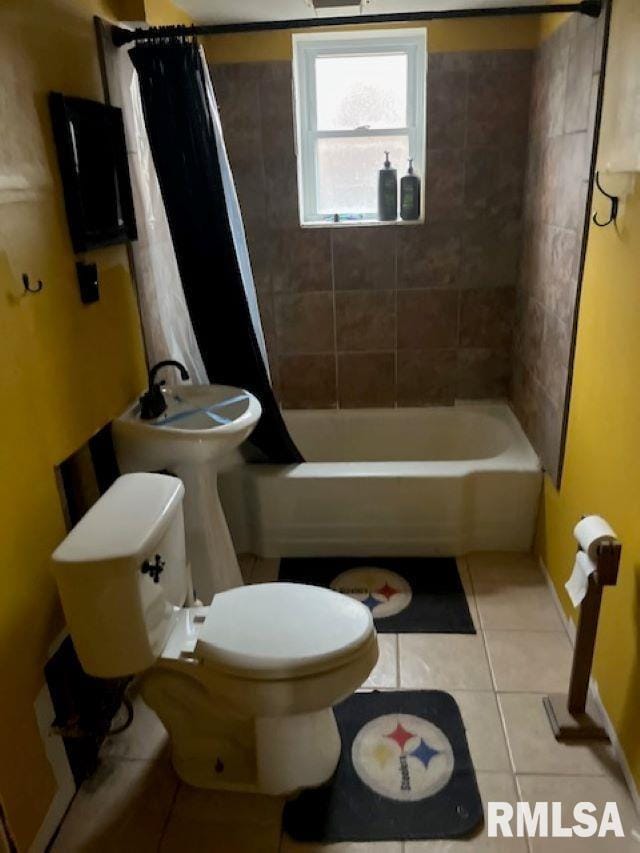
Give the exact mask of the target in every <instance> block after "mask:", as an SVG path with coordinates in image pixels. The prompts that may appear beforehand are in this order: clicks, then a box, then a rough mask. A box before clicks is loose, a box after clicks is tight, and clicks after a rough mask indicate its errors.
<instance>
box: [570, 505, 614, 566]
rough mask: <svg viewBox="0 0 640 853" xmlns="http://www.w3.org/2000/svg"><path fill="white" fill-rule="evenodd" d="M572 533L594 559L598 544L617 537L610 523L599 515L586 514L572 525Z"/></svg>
mask: <svg viewBox="0 0 640 853" xmlns="http://www.w3.org/2000/svg"><path fill="white" fill-rule="evenodd" d="M573 535H574V536H575V537H576V539H577V540H578V542H579V544H580V547H581V548H582V550H583V551H586V552H587V554H588V555H589V557H590V558H591V559H592V560H594V561H595V560H596V559H597V557H598V545H600V544H601V543H602V542H608V541H610V540H611V539H616V538H617V537H616V534H615V533H614V532H613V529H612V528H611V527H610V525H609V524H607V522H606V521H605V520H604V518H602V517H601V516H599V515H586V516H585V517H584V518H583V519H581V521H579V522H578V523H577V524H576V526H575V527H574V529H573Z"/></svg>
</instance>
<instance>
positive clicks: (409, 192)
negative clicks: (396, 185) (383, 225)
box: [400, 160, 420, 220]
mask: <svg viewBox="0 0 640 853" xmlns="http://www.w3.org/2000/svg"><path fill="white" fill-rule="evenodd" d="M400 216H401V217H402V219H404V220H412V219H419V218H420V178H419V177H418V176H417V175H414V173H413V160H409V170H408V171H407V174H406V175H405V176H404V177H403V178H402V180H401V181H400Z"/></svg>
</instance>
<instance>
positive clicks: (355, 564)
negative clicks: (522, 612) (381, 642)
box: [279, 557, 476, 634]
mask: <svg viewBox="0 0 640 853" xmlns="http://www.w3.org/2000/svg"><path fill="white" fill-rule="evenodd" d="M279 579H280V580H281V581H293V582H294V583H307V584H313V585H315V586H326V587H331V588H332V589H336V590H338V591H340V592H344V593H346V594H347V595H351V596H353V597H354V598H357V599H358V600H359V601H362V602H363V603H364V604H366V605H367V607H369V608H370V609H371V612H372V614H373V618H374V620H375V623H376V629H377V630H378V632H379V633H380V634H414V633H415V634H475V632H476V630H475V628H474V627H473V619H472V618H471V614H470V613H469V605H468V604H467V597H466V595H465V594H464V588H463V586H462V581H461V580H460V575H459V574H458V567H457V566H456V561H455V559H454V558H453V557H362V558H359V557H304V558H302V557H287V558H284V559H282V560H280V574H279Z"/></svg>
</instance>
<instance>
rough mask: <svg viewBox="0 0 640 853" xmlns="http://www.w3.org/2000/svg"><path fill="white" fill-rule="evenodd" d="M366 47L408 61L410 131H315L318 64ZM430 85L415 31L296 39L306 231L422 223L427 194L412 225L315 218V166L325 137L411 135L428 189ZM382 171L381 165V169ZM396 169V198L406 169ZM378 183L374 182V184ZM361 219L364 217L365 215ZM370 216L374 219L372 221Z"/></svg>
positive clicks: (421, 33) (421, 35) (423, 35)
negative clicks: (318, 143)
mask: <svg viewBox="0 0 640 853" xmlns="http://www.w3.org/2000/svg"><path fill="white" fill-rule="evenodd" d="M365 44H366V52H367V53H386V54H388V53H393V52H399V53H406V55H407V118H408V126H407V127H406V128H390V129H371V130H366V129H364V128H363V129H358V130H349V131H339V130H336V131H320V132H319V131H318V130H317V127H316V117H317V112H316V80H315V73H314V64H315V60H316V58H317V57H318V56H326V55H329V56H331V55H333V54H336V53H339V54H340V55H343V54H347V53H362V52H363V47H364V45H365ZM426 79H427V30H426V28H425V27H412V28H402V29H390V30H367V31H365V32H357V33H356V32H349V31H341V32H335V33H322V34H315V33H313V34H309V33H305V34H300V35H294V36H293V81H294V108H295V137H296V159H297V171H298V209H299V214H300V224H301V225H302V226H303V227H317V226H319V225H321V226H323V227H327V226H337V227H345V226H354V225H356V226H357V225H377V224H386V225H397V224H406V225H411V224H416V222H424V191H423V192H422V193H421V201H420V205H421V209H420V218H419V220H416V221H414V222H403V221H402V220H400V219H398V220H395V221H392V222H385V223H381V222H380V221H379V220H378V219H377V212H371V211H367V212H366V214H367V218H366V219H362V220H342V221H340V222H331V221H329V220H327V219H326V218H324V217H323V216H322V215H321V214H319V213H318V212H317V164H316V146H315V143H316V139H317V138H318V137H319V136H322V137H334V138H335V137H340V136H346V137H357V136H361V137H366V136H385V135H389V136H392V135H396V134H397V133H398V132H401V133H408V136H409V147H410V150H411V152H412V153H413V155H414V157H413V162H414V168H415V171H416V172H417V174H418V175H419V176H420V179H421V183H422V187H424V177H425V162H426V88H427V87H426ZM380 165H381V166H382V163H381V164H380ZM394 165H395V166H396V167H399V168H398V192H399V185H400V177H401V175H402V174H404V172H403V168H402V166H403V165H404V164H394ZM373 179H374V180H375V178H373ZM363 213H365V212H364V211H363ZM369 214H372V218H369Z"/></svg>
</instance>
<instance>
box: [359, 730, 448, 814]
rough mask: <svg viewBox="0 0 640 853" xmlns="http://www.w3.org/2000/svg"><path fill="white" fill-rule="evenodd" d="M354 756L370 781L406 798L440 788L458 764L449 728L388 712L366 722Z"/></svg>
mask: <svg viewBox="0 0 640 853" xmlns="http://www.w3.org/2000/svg"><path fill="white" fill-rule="evenodd" d="M351 760H352V762H353V766H354V768H355V771H356V773H357V774H358V776H359V777H360V779H361V780H362V781H363V782H364V784H365V785H367V786H368V787H369V788H371V789H372V790H373V791H375V792H376V793H377V794H381V795H382V796H383V797H388V798H389V799H392V800H401V801H404V802H413V801H416V800H423V799H425V798H426V797H433V796H434V794H437V793H438V791H441V790H442V789H443V788H444V786H445V785H446V784H447V782H448V781H449V779H450V778H451V774H452V773H453V764H454V762H453V750H452V748H451V744H450V743H449V739H448V738H447V736H446V735H445V734H444V732H443V731H441V729H439V728H438V727H437V726H434V725H433V723H430V722H428V721H427V720H423V719H422V718H421V717H414V716H413V715H412V714H385V715H384V716H382V717H376V719H375V720H370V721H369V722H368V723H366V725H364V726H363V727H362V728H361V729H360V731H359V732H358V734H357V735H356V737H355V739H354V741H353V746H352V747H351Z"/></svg>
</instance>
